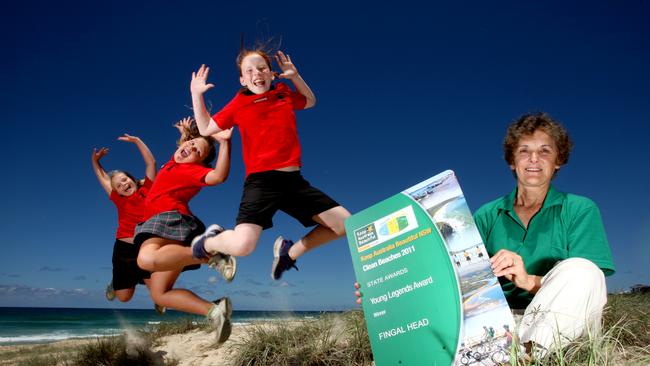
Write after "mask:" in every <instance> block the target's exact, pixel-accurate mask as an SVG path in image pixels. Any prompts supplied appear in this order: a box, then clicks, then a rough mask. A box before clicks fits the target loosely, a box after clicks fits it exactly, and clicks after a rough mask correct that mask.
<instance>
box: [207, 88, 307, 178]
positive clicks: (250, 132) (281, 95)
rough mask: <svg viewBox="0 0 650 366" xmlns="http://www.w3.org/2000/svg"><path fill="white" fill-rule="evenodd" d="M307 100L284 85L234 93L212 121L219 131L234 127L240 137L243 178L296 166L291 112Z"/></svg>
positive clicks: (297, 158)
mask: <svg viewBox="0 0 650 366" xmlns="http://www.w3.org/2000/svg"><path fill="white" fill-rule="evenodd" d="M306 103H307V99H306V98H305V96H304V95H302V94H300V93H297V92H294V91H293V90H291V88H289V86H287V85H286V84H284V83H277V84H276V85H275V86H274V87H272V88H271V90H269V91H267V92H266V93H264V94H253V93H251V92H250V91H244V92H238V93H237V94H236V95H235V97H234V98H233V99H232V100H231V101H230V103H228V104H227V105H226V106H225V107H224V108H223V109H222V110H220V111H219V112H217V113H216V114H215V115H214V116H212V119H213V120H214V121H215V122H216V123H217V126H219V128H220V129H222V130H225V129H227V128H230V127H233V126H237V127H238V128H239V132H240V133H241V136H242V154H243V157H244V165H245V166H246V175H249V174H251V173H257V172H264V171H268V170H275V169H280V168H286V167H288V166H300V165H301V164H300V142H299V141H298V131H297V129H296V114H295V113H294V110H299V109H304V108H305V104H306Z"/></svg>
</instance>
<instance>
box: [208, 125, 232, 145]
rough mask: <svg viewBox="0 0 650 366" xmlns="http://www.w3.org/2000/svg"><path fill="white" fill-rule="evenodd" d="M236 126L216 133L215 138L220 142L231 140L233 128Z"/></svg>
mask: <svg viewBox="0 0 650 366" xmlns="http://www.w3.org/2000/svg"><path fill="white" fill-rule="evenodd" d="M233 128H234V127H230V128H229V129H227V130H223V131H219V132H217V133H215V134H213V135H212V137H214V139H215V140H217V142H218V143H222V142H224V141H227V140H230V138H231V137H232V130H233Z"/></svg>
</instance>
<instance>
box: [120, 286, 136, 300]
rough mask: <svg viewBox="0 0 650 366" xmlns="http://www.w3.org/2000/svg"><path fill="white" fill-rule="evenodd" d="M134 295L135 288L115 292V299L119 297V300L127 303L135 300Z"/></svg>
mask: <svg viewBox="0 0 650 366" xmlns="http://www.w3.org/2000/svg"><path fill="white" fill-rule="evenodd" d="M134 293H135V287H131V288H125V289H121V290H115V297H117V299H118V300H120V301H121V302H127V301H129V300H131V298H133V294H134Z"/></svg>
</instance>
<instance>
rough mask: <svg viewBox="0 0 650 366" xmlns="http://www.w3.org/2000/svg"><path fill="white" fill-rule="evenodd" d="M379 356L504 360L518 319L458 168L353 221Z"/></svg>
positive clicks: (405, 361) (409, 360) (350, 229)
mask: <svg viewBox="0 0 650 366" xmlns="http://www.w3.org/2000/svg"><path fill="white" fill-rule="evenodd" d="M345 227H346V230H347V238H348V243H349V245H350V252H351V254H352V261H353V264H354V270H355V273H356V276H357V280H358V281H359V284H360V285H361V293H362V295H363V297H362V299H363V310H364V313H365V319H366V323H367V326H368V335H369V337H370V343H371V345H372V350H373V355H374V358H375V363H376V364H377V365H378V366H381V365H434V364H435V365H468V364H481V365H497V364H500V363H501V362H504V361H506V360H507V359H508V354H509V350H508V347H509V344H510V342H511V341H512V340H511V336H510V334H509V331H508V329H514V328H513V325H514V321H513V319H512V315H511V313H510V310H509V308H508V304H507V302H506V300H505V297H504V296H503V292H502V291H501V287H500V286H499V282H498V280H497V278H496V277H495V276H494V274H493V273H492V270H491V268H490V261H489V258H488V255H487V252H486V251H485V247H484V245H483V242H482V240H481V236H480V234H479V232H478V230H477V228H476V225H475V223H474V220H473V218H472V214H471V212H470V211H469V208H468V207H467V204H466V203H465V197H464V196H463V192H462V191H461V189H460V186H459V185H458V181H457V179H456V176H455V174H454V172H452V171H450V170H447V171H445V172H443V173H440V174H438V175H436V176H434V177H432V178H430V179H427V180H426V181H424V182H422V183H420V184H417V185H415V186H413V187H411V188H409V189H407V190H405V191H404V192H402V193H399V194H396V195H394V196H393V197H390V198H389V199H387V200H384V201H382V202H379V203H378V204H376V205H374V206H372V207H370V208H368V209H366V210H364V211H361V212H359V213H358V214H356V215H353V216H351V217H350V218H349V219H348V220H347V221H346V224H345Z"/></svg>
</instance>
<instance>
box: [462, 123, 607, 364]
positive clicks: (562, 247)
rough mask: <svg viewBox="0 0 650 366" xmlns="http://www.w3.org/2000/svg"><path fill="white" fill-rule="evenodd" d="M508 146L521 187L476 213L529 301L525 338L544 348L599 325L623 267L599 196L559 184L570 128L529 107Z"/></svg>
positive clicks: (507, 279)
mask: <svg viewBox="0 0 650 366" xmlns="http://www.w3.org/2000/svg"><path fill="white" fill-rule="evenodd" d="M503 146H504V153H505V160H506V162H508V165H509V166H510V169H512V171H513V174H514V176H515V178H516V180H517V187H516V188H515V189H514V190H513V191H512V192H511V193H510V194H509V195H507V196H504V197H502V198H499V199H497V200H495V201H492V202H489V203H487V204H485V205H484V206H482V207H481V208H480V209H479V210H478V211H476V213H475V214H474V219H475V221H476V225H477V227H478V229H479V231H480V233H481V236H482V238H483V242H484V243H485V246H486V248H487V251H488V253H489V254H490V256H491V259H490V261H491V263H492V269H493V271H494V274H495V275H496V276H497V277H500V280H501V286H502V288H503V290H504V293H505V295H506V298H507V300H508V303H509V305H510V307H511V308H512V309H513V312H515V313H518V312H519V313H521V310H522V309H525V310H524V316H523V318H522V320H521V324H520V325H519V329H518V333H519V337H520V340H521V342H522V343H524V344H526V346H527V350H528V351H530V350H531V347H532V346H535V348H534V351H535V353H536V354H537V355H538V356H542V355H544V354H546V352H547V351H548V350H549V349H551V348H561V347H562V346H564V345H565V344H566V342H567V341H570V340H572V339H575V338H576V337H579V336H580V335H582V334H584V333H586V332H587V331H588V330H589V331H590V332H591V331H597V330H598V328H599V325H600V320H601V316H602V310H603V307H604V306H605V303H606V301H607V289H606V286H605V279H604V276H603V275H611V274H613V273H614V270H615V268H614V264H613V262H612V256H611V251H610V248H609V244H608V242H607V238H606V235H605V229H604V227H603V223H602V220H601V217H600V212H599V210H598V207H597V206H596V204H595V203H594V202H593V201H591V200H590V199H588V198H585V197H581V196H577V195H573V194H569V193H562V192H559V191H556V190H555V189H554V188H553V186H552V185H551V180H552V179H553V177H554V176H555V175H556V174H557V172H558V170H559V169H560V167H561V166H562V165H564V164H566V163H567V161H568V159H569V152H570V150H571V147H572V143H571V141H570V139H569V136H568V134H567V132H566V130H565V129H564V128H563V127H562V126H561V125H560V124H559V123H558V122H556V121H554V120H553V119H552V118H551V117H550V116H549V115H547V114H545V113H538V114H527V115H524V116H522V117H520V118H519V119H518V120H516V121H515V122H513V123H512V124H511V125H510V127H509V129H508V132H507V133H506V138H505V141H504V144H503Z"/></svg>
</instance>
